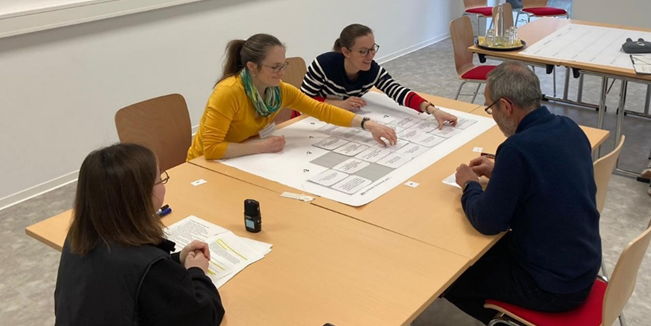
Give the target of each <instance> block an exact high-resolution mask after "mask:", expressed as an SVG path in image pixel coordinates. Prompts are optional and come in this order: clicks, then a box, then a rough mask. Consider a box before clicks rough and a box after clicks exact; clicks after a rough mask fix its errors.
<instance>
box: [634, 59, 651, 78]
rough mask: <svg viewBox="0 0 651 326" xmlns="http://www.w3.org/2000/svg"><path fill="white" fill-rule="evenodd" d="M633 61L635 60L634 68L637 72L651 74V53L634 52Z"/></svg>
mask: <svg viewBox="0 0 651 326" xmlns="http://www.w3.org/2000/svg"><path fill="white" fill-rule="evenodd" d="M631 61H633V69H635V73H637V74H641V75H651V55H648V54H632V55H631Z"/></svg>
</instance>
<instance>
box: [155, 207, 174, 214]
mask: <svg viewBox="0 0 651 326" xmlns="http://www.w3.org/2000/svg"><path fill="white" fill-rule="evenodd" d="M171 212H172V208H171V207H170V206H169V205H165V206H163V207H161V208H160V209H159V210H158V212H156V215H158V216H159V217H163V216H165V215H167V214H169V213H171Z"/></svg>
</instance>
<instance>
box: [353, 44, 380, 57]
mask: <svg viewBox="0 0 651 326" xmlns="http://www.w3.org/2000/svg"><path fill="white" fill-rule="evenodd" d="M379 50H380V46H379V45H377V44H373V47H372V48H370V49H366V48H361V49H359V50H357V52H358V53H359V54H360V55H361V56H362V57H365V56H367V55H368V54H369V53H373V54H376V53H377V51H379Z"/></svg>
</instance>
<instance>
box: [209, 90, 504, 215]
mask: <svg viewBox="0 0 651 326" xmlns="http://www.w3.org/2000/svg"><path fill="white" fill-rule="evenodd" d="M364 99H365V100H366V102H367V106H366V107H364V108H363V109H362V110H360V111H359V112H357V113H358V114H360V115H362V116H367V117H369V118H371V119H372V120H373V121H377V122H378V123H382V124H385V125H387V126H389V127H391V128H394V129H395V130H396V133H397V134H398V137H399V139H398V144H397V145H396V146H390V147H383V146H381V145H379V144H378V143H377V142H375V141H373V140H372V138H371V134H370V133H369V132H367V131H364V130H361V129H351V128H344V127H334V126H331V125H328V124H326V123H325V122H323V121H318V120H317V119H315V118H313V117H309V118H305V119H303V120H301V121H298V122H296V123H293V124H291V125H289V126H287V127H285V128H282V129H278V130H276V131H275V132H274V135H276V136H280V135H284V136H285V139H286V141H287V145H286V147H285V149H284V150H283V151H282V152H280V153H277V154H273V155H270V154H259V155H249V156H244V157H239V158H233V159H227V160H221V162H222V163H224V164H226V165H229V166H233V167H235V168H238V169H240V170H242V171H245V172H248V173H252V174H255V175H259V176H261V177H263V178H266V179H269V180H272V181H276V182H279V183H282V184H284V185H287V186H290V187H293V188H295V189H299V190H301V191H303V192H309V193H312V194H315V195H318V196H321V197H326V198H329V199H332V200H335V201H338V202H342V203H345V204H348V205H352V206H361V205H364V204H366V203H368V202H370V201H372V200H374V199H375V198H378V197H379V196H381V195H382V194H384V193H386V192H387V191H389V190H391V189H392V188H394V187H396V186H398V185H401V184H403V183H404V182H405V181H407V180H408V179H409V178H410V177H411V176H413V175H414V174H416V173H418V172H420V171H421V170H423V169H424V168H426V167H428V166H430V165H431V164H433V163H434V162H436V161H438V160H439V159H441V158H442V157H444V156H445V155H447V154H449V153H451V152H452V151H454V150H456V149H457V148H459V147H460V146H462V145H464V144H465V143H467V142H468V141H470V140H472V139H474V138H475V137H477V136H478V135H480V134H481V133H483V132H485V131H486V130H488V129H489V128H491V127H493V126H494V125H495V122H494V121H493V119H491V118H487V117H482V116H478V115H474V114H469V113H465V112H459V111H455V110H452V109H447V108H442V109H443V110H446V111H448V112H450V113H452V114H454V115H456V116H457V117H458V118H459V127H452V126H450V125H448V124H445V125H444V126H443V130H438V125H437V124H436V121H435V119H434V118H433V117H432V116H430V115H427V114H419V113H417V112H415V111H414V110H411V109H409V108H404V107H400V106H399V105H397V104H396V103H395V102H394V101H393V100H392V99H390V98H389V97H387V96H386V95H384V94H380V93H374V92H370V93H368V94H366V95H365V96H364Z"/></svg>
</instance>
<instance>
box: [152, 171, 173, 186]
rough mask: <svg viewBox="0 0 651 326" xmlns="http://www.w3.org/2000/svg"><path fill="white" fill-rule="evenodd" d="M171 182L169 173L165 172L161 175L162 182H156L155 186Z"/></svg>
mask: <svg viewBox="0 0 651 326" xmlns="http://www.w3.org/2000/svg"><path fill="white" fill-rule="evenodd" d="M169 180H170V175H169V174H167V171H163V173H161V174H160V181H158V182H156V183H155V184H166V183H167V181H169Z"/></svg>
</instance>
